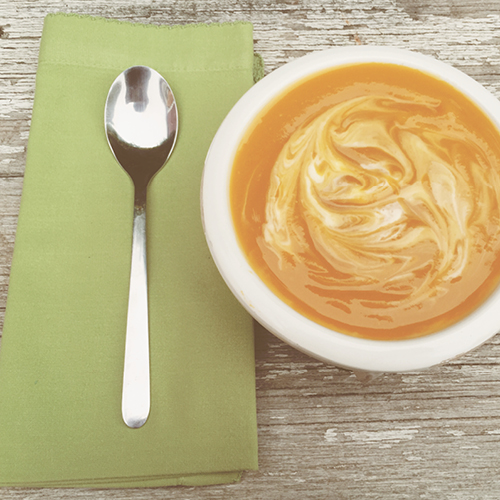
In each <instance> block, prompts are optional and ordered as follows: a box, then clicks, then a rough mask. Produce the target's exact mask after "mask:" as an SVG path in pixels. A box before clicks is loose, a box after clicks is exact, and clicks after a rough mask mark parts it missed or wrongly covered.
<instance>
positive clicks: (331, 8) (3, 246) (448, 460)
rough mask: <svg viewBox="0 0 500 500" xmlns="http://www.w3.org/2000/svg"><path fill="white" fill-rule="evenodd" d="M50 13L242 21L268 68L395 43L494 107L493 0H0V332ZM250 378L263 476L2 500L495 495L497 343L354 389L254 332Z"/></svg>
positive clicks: (436, 499) (491, 499)
mask: <svg viewBox="0 0 500 500" xmlns="http://www.w3.org/2000/svg"><path fill="white" fill-rule="evenodd" d="M56 11H64V12H74V13H80V14H92V15H100V16H105V17H110V18H115V19H122V20H130V21H134V22H145V23H153V24H184V23H192V22H213V21H234V20H249V21H251V22H252V23H253V24H254V38H255V48H256V50H257V51H258V52H260V53H261V55H262V56H263V58H264V60H265V62H266V71H267V72H270V71H272V70H273V69H275V68H277V67H279V66H281V65H282V64H283V63H285V62H287V61H290V60H292V59H294V58H296V57H299V56H301V55H304V54H306V53H308V52H310V51H313V50H320V49H325V48H329V47H333V46H339V45H354V44H370V45H392V46H396V47H401V48H407V49H411V50H415V51H419V52H422V53H425V54H429V55H432V56H434V57H436V58H438V59H440V60H442V61H445V62H448V63H450V64H452V65H454V66H456V67H457V68H459V69H461V70H463V71H464V72H466V73H468V74H469V75H471V76H472V77H474V78H475V79H476V80H478V81H479V82H480V83H482V84H483V85H484V86H485V87H486V88H488V89H489V90H490V91H491V92H492V93H493V94H494V95H496V96H497V97H500V40H499V36H498V33H500V3H499V2H497V1H494V0H491V1H486V0H479V1H475V2H472V1H467V0H460V1H453V0H442V1H440V2H435V1H433V2H431V1H428V0H417V1H412V0H359V1H355V0H330V1H325V0H321V1H320V0H309V1H306V0H280V1H275V2H274V1H271V0H244V1H240V2H238V1H233V0H218V1H215V0H193V1H172V0H170V1H155V0H136V1H133V0H115V1H113V2H109V1H104V0H74V1H61V0H39V1H34V0H0V200H1V203H0V250H1V252H0V323H1V322H2V320H3V313H4V309H5V301H6V294H7V288H8V276H9V269H10V261H11V256H12V250H13V244H14V238H15V229H16V220H17V213H18V210H19V203H20V195H21V189H22V177H23V170H24V162H25V158H26V145H27V140H28V134H29V126H30V116H31V109H32V104H33V96H34V89H35V74H36V69H37V57H38V47H39V42H40V36H41V30H42V23H43V19H44V16H45V15H46V14H47V13H48V12H56ZM499 314H500V312H499ZM256 374H257V379H256V383H257V405H258V414H257V416H258V426H259V462H260V470H259V471H258V472H251V473H250V472H249V473H246V474H245V475H244V477H243V479H242V481H241V482H240V483H237V484H233V485H228V486H212V487H204V488H186V487H179V488H159V489H143V490H141V489H137V490H127V491H123V490H63V489H56V490H54V489H52V490H44V489H42V490H30V489H12V488H10V489H9V488H5V489H1V490H0V498H1V499H5V500H14V499H15V500H21V499H23V500H34V499H37V500H42V499H55V500H60V499H122V498H130V499H137V500H139V499H140V500H146V499H148V500H149V499H153V500H154V499H181V498H182V499H221V498H228V499H229V498H231V499H232V498H245V499H301V500H302V499H308V498H311V499H313V498H314V499H317V498H328V499H334V500H358V499H371V500H374V499H383V500H402V499H410V500H414V499H415V500H416V499H419V500H440V499H452V500H497V499H498V498H500V474H499V473H500V453H499V444H500V338H499V336H498V335H497V336H496V337H495V338H493V339H492V340H491V341H490V342H488V343H487V344H485V345H483V346H482V347H480V348H478V349H476V350H475V351H473V352H472V353H469V354H468V355H466V356H463V357H462V358H460V359H457V360H454V361H452V362H449V363H447V364H446V365H443V366H440V367H436V368H433V369H431V370H428V371H425V372H420V373H406V374H391V375H384V376H380V377H378V378H375V379H373V380H365V381H362V380H360V379H359V378H357V377H356V376H355V375H354V374H352V373H350V372H348V371H345V370H341V369H338V368H335V367H332V366H327V365H324V364H323V363H321V362H318V361H316V360H314V359H312V358H310V357H308V356H306V355H304V354H302V353H300V352H298V351H295V350H294V349H292V348H291V347H289V346H287V345H285V344H283V343H282V342H281V341H279V340H277V339H276V338H274V337H273V336H271V335H270V334H269V333H267V332H265V331H264V330H263V329H262V328H257V333H256ZM0 446H1V443H0Z"/></svg>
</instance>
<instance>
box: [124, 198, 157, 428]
mask: <svg viewBox="0 0 500 500" xmlns="http://www.w3.org/2000/svg"><path fill="white" fill-rule="evenodd" d="M149 378H150V377H149V325H148V283H147V267H146V201H145V200H144V202H143V203H141V204H140V205H137V203H136V204H135V206H134V223H133V235H132V264H131V270H130V290H129V301H128V315H127V333H126V341H125V364H124V369H123V392H122V416H123V420H124V422H125V423H126V424H127V425H128V426H129V427H132V428H138V427H141V426H142V425H144V423H145V422H146V420H147V418H148V415H149V408H150V387H149Z"/></svg>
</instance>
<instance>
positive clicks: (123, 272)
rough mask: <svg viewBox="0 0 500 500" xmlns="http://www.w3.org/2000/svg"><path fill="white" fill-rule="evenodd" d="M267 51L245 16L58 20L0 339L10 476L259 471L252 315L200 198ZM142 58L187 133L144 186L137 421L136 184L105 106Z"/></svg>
mask: <svg viewBox="0 0 500 500" xmlns="http://www.w3.org/2000/svg"><path fill="white" fill-rule="evenodd" d="M254 59H255V58H254V52H253V43H252V26H251V25H250V24H248V23H227V24H225V23H223V24H214V25H187V26H176V27H168V26H161V27H159V26H153V25H140V24H132V23H126V22H117V21H110V20H106V19H102V18H92V17H85V16H83V17H82V16H76V15H63V14H55V15H49V16H47V18H46V20H45V24H44V29H43V35H42V42H41V47H40V57H39V66H38V72H37V78H36V93H35V102H34V109H33V119H32V124H31V131H30V137H29V143H28V153H27V161H26V173H25V179H24V187H23V194H22V200H21V210H20V216H19V224H18V232H17V237H16V244H15V250H14V257H13V264H12V273H11V279H10V288H9V296H8V302H7V312H6V318H5V326H4V333H3V340H2V346H1V347H2V349H1V356H0V485H2V486H50V487H57V486H68V487H75V486H78V487H99V488H101V487H137V486H164V485H174V484H186V485H201V484H214V483H225V482H233V481H237V480H238V479H239V478H240V475H241V472H242V471H243V470H246V469H256V468H257V432H256V409H255V376H254V375H255V374H254V351H253V331H252V321H251V319H250V317H249V316H248V315H247V314H246V312H245V311H244V310H243V309H242V308H241V307H240V306H239V304H238V303H237V301H236V300H235V299H234V298H233V296H232V295H231V293H230V292H229V290H228V289H227V288H226V286H225V284H224V283H223V281H222V279H221V278H220V276H219V274H218V272H217V270H216V268H215V266H214V264H213V262H212V260H211V257H210V254H209V252H208V249H207V247H206V244H205V240H204V236H203V230H202V223H201V219H200V207H199V196H200V194H199V191H200V179H201V173H202V168H203V161H204V157H205V155H206V152H207V150H208V147H209V145H210V142H211V139H212V137H213V135H214V133H215V131H216V129H217V127H218V126H219V124H220V123H221V121H222V119H223V118H224V116H225V114H226V113H227V112H228V111H229V109H230V108H231V106H232V105H233V104H234V103H235V102H236V100H237V99H238V98H239V97H240V96H241V95H242V94H243V93H244V92H245V91H246V90H247V89H248V88H249V87H250V86H251V85H252V84H253V72H254V70H255V68H254ZM257 60H258V59H257ZM136 64H141V65H148V66H151V67H153V68H154V69H156V70H157V71H158V72H160V73H161V74H162V75H163V76H164V77H165V78H166V79H167V81H168V82H169V84H170V86H171V88H172V89H173V91H174V94H175V97H176V100H177V103H178V108H179V136H178V140H177V144H176V146H175V150H174V152H173V154H172V156H171V158H170V160H169V161H168V163H167V165H166V166H165V167H164V168H163V170H162V171H161V172H160V173H159V174H158V175H157V176H156V177H155V179H154V180H153V182H152V184H151V185H150V190H149V199H148V208H147V209H148V227H147V232H148V234H147V236H148V265H149V269H148V274H149V295H150V304H149V305H150V335H151V339H150V350H151V378H152V381H151V384H152V387H151V392H152V394H151V397H152V407H151V413H150V416H149V420H148V421H147V423H146V424H145V425H144V427H142V428H140V429H129V428H128V427H127V426H126V425H125V424H124V423H123V421H122V417H121V385H122V373H123V353H124V342H125V327H126V312H127V300H128V299H127V298H128V282H129V271H130V256H131V238H132V211H133V188H132V183H131V181H130V179H129V178H128V176H127V174H126V173H125V172H124V171H123V170H122V169H121V167H120V166H119V165H118V164H117V163H116V161H115V159H114V157H113V156H112V153H111V151H110V149H109V147H108V145H107V142H106V139H105V134H104V105H105V100H106V96H107V93H108V90H109V87H110V85H111V83H112V82H113V80H114V79H115V77H116V76H118V74H119V73H120V72H121V71H122V70H124V69H126V68H127V67H129V66H132V65H136ZM257 73H259V71H257Z"/></svg>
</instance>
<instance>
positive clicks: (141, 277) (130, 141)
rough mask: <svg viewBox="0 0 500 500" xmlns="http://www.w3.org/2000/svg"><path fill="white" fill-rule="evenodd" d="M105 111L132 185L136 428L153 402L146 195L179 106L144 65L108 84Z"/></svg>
mask: <svg viewBox="0 0 500 500" xmlns="http://www.w3.org/2000/svg"><path fill="white" fill-rule="evenodd" d="M104 114H105V127H106V136H107V139H108V143H109V146H110V148H111V150H112V151H113V154H114V156H115V158H116V160H117V161H118V163H119V164H120V165H121V166H122V167H123V168H124V169H125V171H126V172H127V173H128V174H129V176H130V178H131V179H132V182H133V183H134V189H135V198H134V219H133V236H132V264H131V272H130V290H129V301H128V315H127V333H126V341H125V364H124V370H123V392H122V416H123V420H124V422H125V423H126V424H127V425H128V426H129V427H132V428H138V427H141V426H142V425H144V423H145V422H146V420H147V418H148V416H149V409H150V404H151V403H150V398H151V396H150V375H149V325H148V286H147V267H146V194H147V187H148V184H149V182H150V181H151V179H152V178H153V176H154V175H155V174H156V173H157V172H158V171H159V170H160V169H161V168H162V167H163V165H164V164H165V163H166V161H167V159H168V158H169V156H170V154H171V153H172V149H173V148H174V144H175V140H176V138H177V125H178V121H177V106H176V103H175V98H174V95H173V93H172V90H171V89H170V87H169V85H168V83H167V82H166V81H165V79H164V78H163V77H162V76H161V75H160V74H159V73H157V72H156V71H155V70H153V69H151V68H148V67H146V66H133V67H131V68H128V69H127V70H125V71H124V72H123V73H121V74H120V75H119V76H118V77H117V78H116V80H115V81H114V82H113V84H112V85H111V88H110V90H109V93H108V98H107V100H106V109H105V113H104Z"/></svg>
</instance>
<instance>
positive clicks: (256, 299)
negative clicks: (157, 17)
mask: <svg viewBox="0 0 500 500" xmlns="http://www.w3.org/2000/svg"><path fill="white" fill-rule="evenodd" d="M363 62H381V63H395V64H401V65H404V66H408V67H411V68H414V69H418V70H421V71H423V72H425V73H428V74H430V75H434V76H435V77H437V78H438V79H441V80H444V81H446V82H448V83H450V84H451V85H453V86H454V87H455V88H457V89H458V90H459V91H461V92H462V93H463V94H465V95H466V96H468V97H469V98H470V99H472V100H473V101H474V102H475V103H476V105H477V106H479V107H480V108H481V109H482V110H483V111H484V112H485V113H486V114H487V115H488V116H489V117H490V119H491V120H492V122H493V123H494V124H495V125H496V126H497V127H499V128H500V102H499V101H498V100H497V99H496V98H495V97H494V96H493V95H492V94H490V93H489V92H488V91H487V90H486V89H485V88H484V87H482V86H481V85H480V84H479V83H477V82H476V81H475V80H473V79H472V78H470V77H468V76H467V75H465V74H464V73H462V72H461V71H459V70H457V69H455V68H453V67H451V66H449V65H447V64H445V63H443V62H440V61H438V60H436V59H433V58H431V57H428V56H424V55H422V54H418V53H414V52H410V51H406V50H400V49H395V48H389V47H373V46H372V47H369V46H355V47H345V48H336V49H331V50H326V51H321V52H314V53H311V54H309V55H307V56H304V57H302V58H300V59H297V60H295V61H293V62H290V63H287V64H285V65H283V66H282V67H280V68H279V69H277V70H275V71H273V72H272V73H270V74H269V75H267V76H266V77H264V78H263V79H262V80H261V81H259V82H258V83H257V84H256V85H254V86H253V87H252V88H251V89H250V90H249V91H248V92H247V93H246V94H245V95H244V96H243V97H242V98H241V99H240V100H239V101H238V102H237V103H236V105H235V106H234V107H233V108H232V110H231V111H230V112H229V114H228V115H227V117H226V118H225V120H224V121H223V123H222V124H221V126H220V128H219V130H218V132H217V134H216V135H215V137H214V139H213V142H212V145H211V147H210V150H209V152H208V155H207V157H206V162H205V168H204V173H203V180H202V188H201V205H202V220H203V224H204V230H205V236H206V240H207V243H208V246H209V248H210V251H211V253H212V256H213V259H214V261H215V264H216V265H217V267H218V269H219V271H220V274H221V275H222V277H223V279H224V280H225V282H226V283H227V286H228V287H229V288H230V289H231V291H232V292H233V294H234V295H235V296H236V298H237V299H238V300H239V301H240V302H241V304H242V305H243V306H244V307H245V308H246V309H247V311H248V312H249V313H250V314H251V315H252V316H253V317H254V318H255V320H257V321H258V322H259V323H260V324H261V325H262V326H264V327H265V328H266V329H267V330H269V331H270V332H271V333H273V334H274V335H276V336H277V337H278V338H280V339H281V340H283V341H284V342H286V343H288V344H290V345H291V346H293V347H295V348H296V349H299V350H300V351H303V352H305V353H307V354H309V355H310V356H312V357H314V358H317V359H320V360H322V361H324V362H327V363H332V364H334V365H337V366H339V367H344V368H348V369H353V370H362V371H369V372H405V371H415V370H421V369H425V368H428V367H431V366H433V365H436V364H440V363H443V362H445V361H447V360H450V359H452V358H455V357H457V356H459V355H461V354H463V353H465V352H467V351H470V350H471V349H473V348H475V347H477V346H479V345H480V344H482V343H484V342H485V341H487V340H488V339H489V338H491V337H492V336H493V335H494V334H495V333H496V332H497V331H498V330H499V329H500V312H499V311H500V289H496V290H495V291H494V292H493V294H492V295H491V296H490V297H489V298H488V299H487V300H486V302H484V303H483V304H482V305H481V306H480V307H479V308H478V309H476V310H475V311H473V312H472V313H471V314H470V315H469V316H467V317H466V318H465V319H463V320H462V321H460V322H458V323H456V324H454V325H452V326H450V327H448V328H446V329H444V330H442V331H440V332H437V333H434V334H430V335H427V336H424V337H418V338H413V339H409V340H397V341H380V340H367V339H362V338H356V337H352V336H348V335H345V334H342V333H339V332H336V331H333V330H331V329H328V328H325V327H324V326H320V325H318V324H316V323H314V322H313V321H311V320H310V319H308V318H306V317H304V316H302V315H300V314H299V313H298V312H296V311H295V310H293V309H292V308H291V307H289V306H288V305H286V304H285V303H284V302H282V301H281V300H280V299H279V298H278V297H277V296H276V295H274V293H273V292H271V290H270V289H269V288H268V287H267V286H266V285H265V284H264V283H263V282H262V281H261V279H260V278H259V277H258V276H257V274H256V273H255V272H254V271H253V270H252V268H251V267H250V265H249V264H248V262H247V260H246V258H245V255H244V254H243V252H242V250H241V248H240V246H239V244H238V241H237V238H236V235H235V231H234V228H233V222H232V217H231V213H230V205H229V179H230V174H231V169H232V164H233V159H234V156H235V153H236V151H237V149H238V145H239V143H240V141H241V139H242V137H243V136H244V135H245V132H246V130H247V128H248V127H249V126H250V124H251V123H252V122H253V120H254V118H255V117H256V115H258V114H259V112H260V111H261V110H262V108H264V107H265V106H266V105H267V104H268V103H269V102H270V101H271V100H273V99H274V98H275V97H277V96H279V95H281V94H282V93H283V91H285V90H286V89H287V88H288V87H290V86H292V85H294V84H295V83H296V82H298V81H300V80H302V79H304V78H305V77H307V76H309V75H312V74H314V73H316V72H319V71H322V70H325V69H328V68H333V67H336V66H341V65H345V64H353V63H363Z"/></svg>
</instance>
